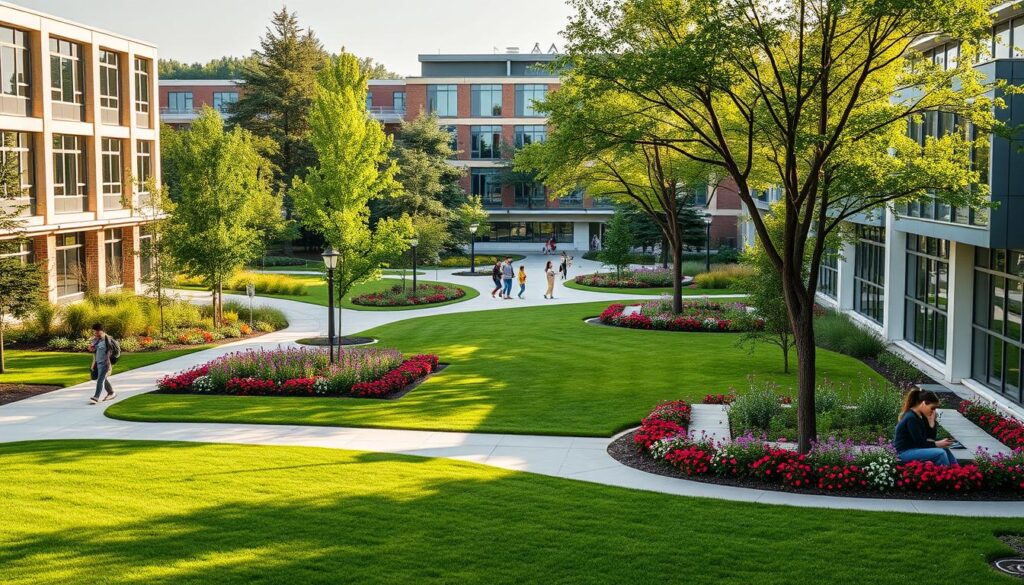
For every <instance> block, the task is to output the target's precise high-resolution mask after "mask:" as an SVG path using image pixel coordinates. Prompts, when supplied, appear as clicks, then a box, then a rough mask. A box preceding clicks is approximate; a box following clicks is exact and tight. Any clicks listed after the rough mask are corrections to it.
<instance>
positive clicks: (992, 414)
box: [957, 400, 1024, 451]
mask: <svg viewBox="0 0 1024 585" xmlns="http://www.w3.org/2000/svg"><path fill="white" fill-rule="evenodd" d="M957 410H958V411H959V412H960V414H962V415H964V418H966V419H967V420H969V421H971V422H972V423H974V424H976V425H978V426H979V427H981V428H982V429H984V430H985V432H986V433H988V434H990V435H992V436H993V437H995V438H997V439H999V440H1000V442H1002V443H1003V444H1004V445H1006V446H1007V447H1009V448H1010V449H1013V450H1014V451H1021V450H1024V423H1022V422H1021V421H1019V420H1017V419H1015V418H1010V417H1007V416H1003V415H1001V414H999V411H998V410H996V409H995V408H992V407H991V406H988V405H986V404H982V403H981V402H978V401H973V400H964V401H963V402H961V403H960V406H958V407H957Z"/></svg>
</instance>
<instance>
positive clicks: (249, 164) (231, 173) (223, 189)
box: [162, 108, 281, 321]
mask: <svg viewBox="0 0 1024 585" xmlns="http://www.w3.org/2000/svg"><path fill="white" fill-rule="evenodd" d="M258 142H259V139H258V138H256V137H254V136H253V135H252V134H251V133H249V132H248V131H246V130H243V129H242V128H237V127H236V128H234V129H232V130H230V131H226V130H225V129H224V122H223V121H222V120H221V117H220V114H219V113H217V111H216V110H214V109H212V108H203V111H202V112H201V113H200V114H199V117H198V118H196V120H195V121H194V122H193V123H192V126H191V127H190V128H189V129H188V130H182V131H180V132H178V133H176V134H175V135H174V138H173V139H172V140H168V141H166V142H165V144H164V145H163V149H162V150H163V155H164V160H163V162H164V164H165V165H168V166H170V167H172V168H173V170H174V176H175V177H176V186H175V188H176V189H177V191H178V193H177V196H176V198H175V199H176V207H175V209H174V214H173V215H172V216H171V220H170V222H169V224H168V226H167V231H168V234H167V235H168V237H167V238H166V240H167V244H168V245H169V248H170V251H171V253H172V254H173V255H174V258H175V259H176V261H177V263H178V265H179V267H180V268H181V269H182V270H183V271H184V272H186V273H187V274H189V275H192V276H198V277H201V278H202V279H203V280H204V281H205V283H206V284H207V285H208V286H209V287H210V289H211V290H212V291H213V306H214V316H215V319H216V320H218V321H219V320H220V319H221V317H222V315H223V284H224V280H225V279H227V278H228V277H230V276H231V274H233V273H234V272H235V271H236V270H238V269H239V268H241V267H242V266H243V265H244V264H245V263H247V262H250V261H252V260H253V259H255V258H257V257H258V256H259V255H260V254H261V253H262V250H263V243H264V242H266V241H267V240H268V239H270V238H272V237H273V234H274V233H275V232H276V230H277V229H278V228H279V226H280V223H281V200H280V198H279V197H277V196H276V195H274V192H273V191H272V189H271V185H270V181H271V172H270V165H269V163H268V161H267V160H266V159H265V158H264V157H263V156H262V155H261V154H260V152H261V148H260V147H259V145H258Z"/></svg>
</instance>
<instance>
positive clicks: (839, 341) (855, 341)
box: [814, 311, 885, 358]
mask: <svg viewBox="0 0 1024 585" xmlns="http://www.w3.org/2000/svg"><path fill="white" fill-rule="evenodd" d="M814 338H815V341H816V343H817V344H818V345H819V346H820V347H823V348H825V349H829V350H832V351H835V352H839V353H843V354H846V355H849V356H853V357H855V358H866V357H875V356H877V355H878V354H879V353H881V352H882V350H884V349H885V342H884V341H883V340H882V339H881V338H880V337H879V336H878V335H876V334H874V333H872V332H871V331H868V330H867V329H864V328H862V327H859V326H858V325H857V324H856V323H854V322H853V321H851V320H850V318H849V317H847V316H846V315H843V314H841V313H837V312H835V311H828V312H827V313H826V314H824V315H822V316H820V317H818V318H816V319H815V320H814Z"/></svg>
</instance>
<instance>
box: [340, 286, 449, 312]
mask: <svg viewBox="0 0 1024 585" xmlns="http://www.w3.org/2000/svg"><path fill="white" fill-rule="evenodd" d="M464 296H466V291H465V290H464V289H462V288H460V287H457V286H447V285H443V284H420V285H417V286H416V292H415V293H414V292H413V290H412V286H411V285H409V286H405V285H403V284H396V285H394V286H392V287H391V288H390V289H387V290H384V291H381V292H373V293H366V294H362V295H359V296H355V297H352V304H354V305H362V306H367V307H408V306H413V305H432V304H435V303H446V302H448V301H454V300H457V299H461V298H462V297H464Z"/></svg>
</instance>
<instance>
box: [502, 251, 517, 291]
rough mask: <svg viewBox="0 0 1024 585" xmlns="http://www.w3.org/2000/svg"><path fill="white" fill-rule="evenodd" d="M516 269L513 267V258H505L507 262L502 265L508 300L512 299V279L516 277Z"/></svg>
mask: <svg viewBox="0 0 1024 585" xmlns="http://www.w3.org/2000/svg"><path fill="white" fill-rule="evenodd" d="M515 275H516V273H515V270H514V269H513V268H512V258H508V257H506V258H505V264H504V265H503V266H502V267H501V276H502V279H503V280H504V281H505V282H504V285H505V286H504V291H503V293H504V294H503V295H502V296H504V297H505V300H506V301H511V300H512V279H513V278H515Z"/></svg>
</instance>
